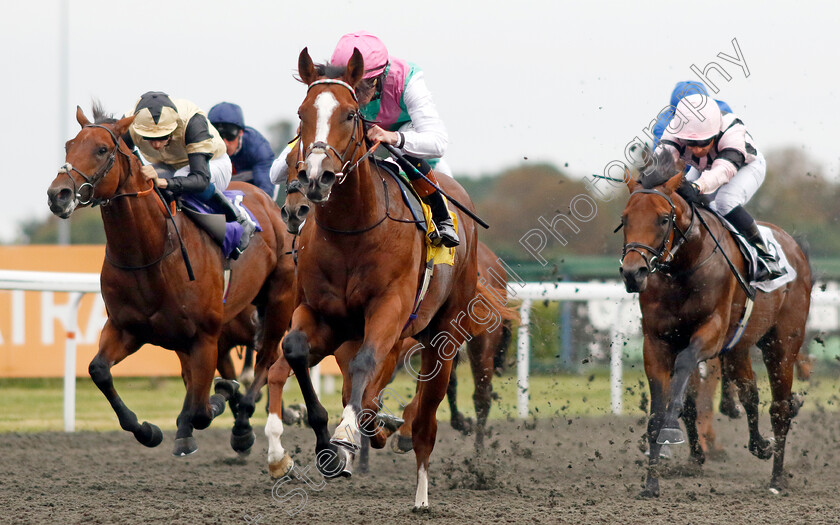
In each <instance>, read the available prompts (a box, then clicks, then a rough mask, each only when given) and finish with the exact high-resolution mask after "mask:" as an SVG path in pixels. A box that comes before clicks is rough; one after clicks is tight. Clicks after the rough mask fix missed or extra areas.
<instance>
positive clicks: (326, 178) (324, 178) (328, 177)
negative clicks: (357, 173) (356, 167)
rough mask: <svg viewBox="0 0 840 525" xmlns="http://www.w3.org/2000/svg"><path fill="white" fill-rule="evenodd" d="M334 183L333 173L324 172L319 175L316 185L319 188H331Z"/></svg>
mask: <svg viewBox="0 0 840 525" xmlns="http://www.w3.org/2000/svg"><path fill="white" fill-rule="evenodd" d="M333 182H335V173H333V172H331V171H325V172H324V173H322V174H321V180H320V181H318V183H319V184H320V185H321V186H332V183H333Z"/></svg>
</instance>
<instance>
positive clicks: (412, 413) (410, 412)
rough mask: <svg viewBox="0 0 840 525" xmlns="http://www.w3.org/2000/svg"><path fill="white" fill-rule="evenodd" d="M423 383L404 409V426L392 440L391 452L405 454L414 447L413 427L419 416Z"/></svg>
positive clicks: (420, 383) (419, 383) (419, 384)
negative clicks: (419, 402)
mask: <svg viewBox="0 0 840 525" xmlns="http://www.w3.org/2000/svg"><path fill="white" fill-rule="evenodd" d="M421 387H422V382H418V383H417V388H416V390H415V392H414V398H412V400H411V402H410V403H408V404H407V405H406V406H405V408H403V424H402V426H401V427H400V429H399V431H398V432H397V435H396V436H395V437H394V439H392V440H391V450H392V451H394V452H396V453H397V454H405V453H406V452H411V449H412V448H413V447H414V444H413V439H412V437H411V436H412V427H413V424H414V418H415V417H416V416H417V403H418V401H419V400H420V396H419V393H420V389H421Z"/></svg>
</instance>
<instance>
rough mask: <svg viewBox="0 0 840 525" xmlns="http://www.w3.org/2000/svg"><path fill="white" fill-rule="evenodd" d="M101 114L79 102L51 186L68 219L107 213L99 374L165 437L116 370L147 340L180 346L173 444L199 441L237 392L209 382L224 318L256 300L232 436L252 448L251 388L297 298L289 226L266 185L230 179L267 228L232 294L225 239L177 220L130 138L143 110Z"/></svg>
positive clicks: (135, 428)
mask: <svg viewBox="0 0 840 525" xmlns="http://www.w3.org/2000/svg"><path fill="white" fill-rule="evenodd" d="M94 119H95V122H96V123H91V122H90V121H88V119H87V117H85V115H84V113H83V112H82V110H81V108H78V109H77V111H76V120H78V122H79V124H80V125H81V127H82V129H81V131H79V133H78V135H76V137H75V138H73V139H71V140H69V141H68V142H67V144H66V152H67V154H66V164H65V165H64V166H63V167H62V169H61V170H60V171H59V174H58V175H57V176H56V178H55V179H54V180H53V182H52V184H51V185H50V187H49V190H48V191H47V195H48V198H49V204H50V210H51V211H52V212H53V213H54V214H55V215H57V216H59V217H61V218H67V217H69V216H70V215H71V214H72V213H73V211H74V210H75V209H76V208H77V207H79V206H85V205H99V206H100V209H101V212H102V220H103V223H104V226H105V236H106V245H105V261H104V263H103V265H102V272H101V286H102V298H103V299H104V301H105V306H106V309H107V312H108V319H107V321H106V322H105V326H104V327H103V329H102V333H101V336H100V339H99V352H98V353H97V354H96V356H95V357H94V358H93V360H92V361H91V363H90V367H89V371H90V375H91V378H92V379H93V381H94V383H96V386H97V387H99V389H100V390H101V391H102V393H103V394H105V397H107V398H108V401H109V402H110V404H111V407H112V408H113V409H114V411H115V412H116V414H117V417H118V418H119V421H120V426H121V427H122V428H123V429H124V430H127V431H129V432H132V433H133V434H134V436H135V437H136V438H137V440H138V441H139V442H140V443H142V444H143V445H145V446H148V447H154V446H157V445H159V444H160V443H161V441H162V439H163V435H162V433H161V431H160V429H159V428H158V427H157V426H155V425H153V424H151V423H148V422H144V423H142V424H140V423H139V422H138V420H137V416H136V415H135V414H134V412H132V411H131V410H129V408H128V407H127V406H126V405H125V404H124V403H123V401H122V400H121V399H120V397H119V395H118V394H117V392H116V390H115V389H114V385H113V381H112V378H111V372H110V369H111V367H112V366H114V365H116V364H117V363H119V362H120V361H122V360H123V359H125V358H126V357H128V356H129V355H131V354H133V353H134V352H136V351H137V350H138V349H139V348H140V347H141V346H143V345H144V344H147V343H148V344H153V345H157V346H161V347H164V348H168V349H171V350H174V351H175V352H176V353H177V355H178V358H179V359H180V361H181V371H182V377H183V379H184V383H185V386H186V390H187V393H186V397H185V399H184V406H183V409H182V411H181V413H180V415H179V416H178V419H177V424H178V430H177V433H176V439H175V447H174V451H173V453H174V454H175V455H176V456H184V455H188V454H191V453H193V452H195V451H196V449H197V444H196V442H195V439H194V438H193V436H192V434H193V429H194V428H197V429H203V428H206V427H207V426H208V425H209V424H210V422H211V421H212V420H213V418H215V417H216V416H218V415H219V414H220V413H221V412H222V411H223V410H224V401H225V400H230V399H231V398H232V397H233V396H235V395H236V394H237V392H236V390H237V389H238V385H237V384H236V383H235V382H231V381H224V380H222V381H220V382H218V383H217V384H216V389H215V390H216V395H213V396H210V386H211V384H212V383H213V376H214V368H215V367H216V365H217V363H219V364H223V363H221V362H220V350H219V347H218V344H219V336H220V334H221V333H222V329H223V325H225V324H226V323H229V322H232V321H233V320H234V319H235V318H236V317H237V315H239V314H240V313H241V312H243V310H245V309H247V308H248V307H249V305H251V304H252V303H253V304H255V305H256V307H257V312H258V315H259V317H260V318H261V319H262V321H263V323H262V324H263V327H264V329H263V330H262V332H261V337H260V342H259V346H260V348H259V354H258V362H257V374H256V375H257V378H256V379H255V381H254V383H253V384H252V385H251V387H250V388H249V390H248V393H247V394H246V395H245V396H243V397H242V398H241V399H239V403H238V407H237V410H236V411H235V415H236V423H235V425H234V429H233V433H232V435H231V446H232V447H233V449H234V450H236V451H238V452H243V453H244V452H247V451H248V450H250V447H251V445H252V444H253V442H254V433H253V430H252V429H251V426H250V423H249V418H250V416H251V415H252V414H253V411H254V398H255V396H256V395H257V394H258V392H259V389H260V388H261V387H262V386H263V385H264V384H265V379H266V376H267V371H268V367H269V366H270V365H271V363H273V362H274V359H275V357H276V355H277V350H278V345H279V342H280V339H281V338H282V336H283V333H284V332H285V330H286V327H288V325H289V319H290V318H291V310H292V306H293V302H292V299H293V287H292V284H293V279H294V266H293V263H292V260H291V257H289V256H284V255H283V254H284V252H285V250H287V249H288V245H290V244H291V242H290V239H291V236H289V235H288V234H287V233H286V232H285V228H284V226H283V223H282V220H281V219H280V213H279V208H277V206H276V204H275V203H274V202H273V201H272V200H271V199H270V198H269V197H268V195H266V194H265V192H263V191H262V190H260V189H259V188H256V187H254V186H252V185H250V184H246V183H233V184H231V187H230V188H231V189H238V190H241V191H242V192H243V193H244V194H245V198H244V203H245V204H246V206H247V207H248V208H249V209H250V210H251V211H252V212H253V213H254V215H255V216H256V218H257V220H258V221H259V223H260V225H261V226H262V230H263V231H262V232H260V233H258V234H257V235H255V236H254V238H253V239H252V240H251V244H250V246H249V248H248V249H247V250H245V252H244V253H243V254H242V256H241V257H239V259H238V260H237V261H235V262H232V264H231V270H232V274H231V282H230V288H229V289H228V290H227V295H226V296H225V297H224V300H223V296H224V294H225V283H224V276H223V266H224V262H225V261H224V258H223V256H222V253H221V249H220V248H219V247H218V245H217V244H216V243H215V242H214V241H213V240H211V238H210V236H209V235H208V234H206V233H205V232H204V231H202V230H201V229H199V228H198V227H197V226H196V225H195V224H194V223H193V222H192V221H191V220H189V219H187V218H186V217H185V214H183V213H177V214H176V215H175V217H174V219H170V218H169V212H168V210H167V204H166V203H165V202H164V201H163V199H162V197H160V196H159V194H158V193H156V192H154V191H153V190H154V188H153V187H152V186H151V182H150V181H148V180H146V179H145V178H144V177H143V175H142V173H141V170H140V168H141V163H140V160H139V158H138V157H137V156H135V155H134V154H133V153H132V152H131V151H130V150H129V149H128V147H127V146H126V144H125V142H124V141H123V140H122V139H121V137H122V136H123V134H124V133H125V132H126V130H127V129H128V127H129V125H130V124H131V122H132V121H133V120H134V116H129V117H126V118H123V119H120V120H115V119H113V118H109V117H107V116H106V115H104V113H103V112H102V110H101V108H99V107H98V106H94ZM180 238H182V239H183V244H184V245H185V246H186V252H187V253H188V256H189V259H190V261H191V264H192V266H193V268H194V274H195V280H194V281H190V280H188V278H187V276H188V274H187V268H186V265H185V262H184V259H183V258H182V257H179V256H177V255H176V254H177V253H178V242H179V239H180ZM246 269H247V270H246ZM226 350H227V349H224V350H223V351H226ZM222 368H223V369H224V366H223V367H222ZM226 375H228V374H227V373H226Z"/></svg>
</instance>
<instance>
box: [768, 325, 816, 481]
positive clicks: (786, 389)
mask: <svg viewBox="0 0 840 525" xmlns="http://www.w3.org/2000/svg"><path fill="white" fill-rule="evenodd" d="M782 316H784V313H782ZM781 319H783V320H784V321H780V323H781V322H784V323H785V325H784V326H778V327H777V328H776V332H777V333H776V337H774V338H772V339H766V340H764V341H762V342H761V344H760V345H759V346H760V347H761V349H762V351H763V352H762V353H763V357H764V365H765V366H766V367H767V373H768V375H769V379H770V391H771V392H772V394H773V403H772V404H771V405H770V421H771V423H772V425H773V435H774V436H775V438H776V443H775V450H774V451H773V477H772V478H771V480H770V491H771V492H773V493H774V494H777V493H778V492H779V491H780V490H782V489H784V488H786V487H787V477H786V476H785V470H784V463H785V445H786V443H787V434H788V431H789V430H790V422H791V420H792V419H793V416H794V415H796V412H797V411H798V410H799V406H798V400H796V399H794V398H793V396H791V388H792V386H793V374H794V365H795V364H796V362H797V358H798V355H797V354H798V352H797V351H798V350H799V349H800V348H802V343H803V341H804V338H805V331H804V330H803V329H802V328H801V327H804V325H805V320H804V319H802V321H801V324H800V325H799V329H798V330H797V322H796V321H795V320H794V318H793V317H792V316H790V317H787V318H785V317H781ZM794 404H796V406H794Z"/></svg>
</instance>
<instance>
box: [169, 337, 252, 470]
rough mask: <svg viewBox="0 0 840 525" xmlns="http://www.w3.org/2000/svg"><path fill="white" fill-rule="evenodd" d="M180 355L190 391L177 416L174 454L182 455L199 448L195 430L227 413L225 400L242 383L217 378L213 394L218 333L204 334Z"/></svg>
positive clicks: (230, 396) (231, 396)
mask: <svg viewBox="0 0 840 525" xmlns="http://www.w3.org/2000/svg"><path fill="white" fill-rule="evenodd" d="M178 358H179V359H180V360H181V368H182V370H184V371H185V374H184V377H185V379H186V383H187V384H186V390H187V392H186V395H185V396H184V406H183V408H182V409H181V413H180V414H179V415H178V419H177V424H178V430H177V431H176V433H175V446H174V448H173V451H172V454H173V455H175V456H178V457H183V456H187V455H190V454H192V453H194V452H195V451H196V450H198V444H197V443H196V441H195V438H194V437H193V435H192V432H193V429H194V428H195V429H198V430H203V429H205V428H207V427H208V426H210V422H211V421H213V419H215V418H216V417H217V416H219V415H220V414H222V413H224V411H225V403H227V402H229V401H230V400H231V398H233V397H234V396H235V395H236V393H237V390H238V388H239V383H237V382H236V381H232V380H226V379H222V380H219V381H216V383H215V393H214V394H213V395H212V396H211V395H210V385H211V384H212V383H213V376H214V370H215V368H216V365H217V363H218V336H215V337H214V336H213V335H210V334H204V335H202V336H201V337H200V338H199V340H198V341H197V342H196V343H195V344H194V345H193V347H192V348H191V351H190V353H186V352H178Z"/></svg>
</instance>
